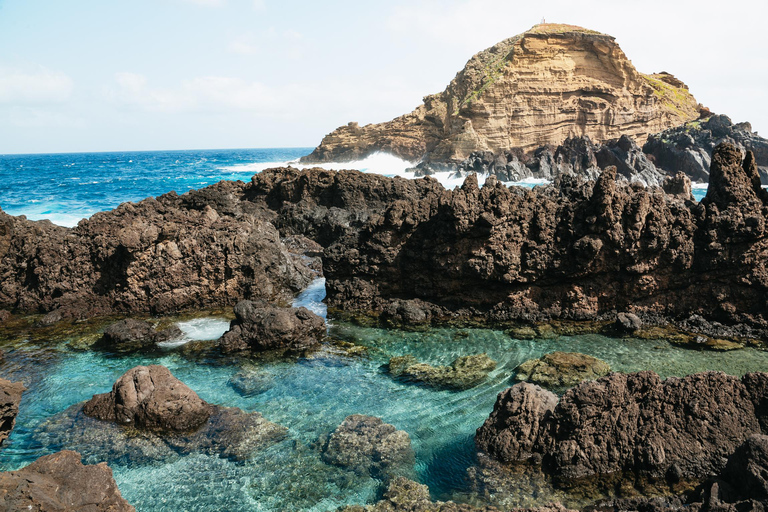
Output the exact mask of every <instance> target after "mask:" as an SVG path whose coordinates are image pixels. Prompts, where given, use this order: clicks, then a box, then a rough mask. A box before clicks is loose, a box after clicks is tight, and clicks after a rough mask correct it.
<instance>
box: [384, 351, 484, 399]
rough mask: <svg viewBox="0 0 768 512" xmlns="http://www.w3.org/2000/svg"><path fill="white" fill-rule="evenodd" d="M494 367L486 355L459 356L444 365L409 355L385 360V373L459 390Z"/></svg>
mask: <svg viewBox="0 0 768 512" xmlns="http://www.w3.org/2000/svg"><path fill="white" fill-rule="evenodd" d="M495 368H496V361H494V360H493V359H491V358H490V357H488V355H487V354H477V355H471V356H462V357H459V358H457V359H456V360H455V361H453V362H452V363H451V364H450V365H448V366H432V365H429V364H426V363H420V362H418V361H417V360H416V358H415V357H413V356H411V355H406V356H398V357H393V358H391V359H390V360H389V365H388V370H389V373H390V374H391V375H392V376H393V377H395V378H398V379H401V380H404V381H406V382H416V383H420V384H424V385H427V386H430V387H434V388H438V389H454V390H463V389H469V388H472V387H474V386H477V385H478V384H480V383H481V382H483V381H484V380H485V379H486V378H487V377H488V374H489V373H490V372H491V371H493V370H494V369H495Z"/></svg>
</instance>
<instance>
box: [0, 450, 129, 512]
mask: <svg viewBox="0 0 768 512" xmlns="http://www.w3.org/2000/svg"><path fill="white" fill-rule="evenodd" d="M0 510H9V511H10V510H33V511H37V512H68V511H83V512H86V511H87V512H102V511H103V512H135V510H136V509H134V508H133V507H132V506H131V505H130V504H129V503H128V502H127V501H125V500H124V499H123V497H122V496H121V495H120V490H119V489H118V488H117V484H116V483H115V479H114V478H113V477H112V470H111V469H109V466H107V465H106V464H105V463H103V462H102V463H101V464H97V465H94V466H84V465H83V464H82V462H80V454H79V453H77V452H73V451H67V450H65V451H61V452H58V453H54V454H53V455H46V456H45V457H40V458H39V459H37V460H36V461H35V462H33V463H32V464H30V465H28V466H26V467H25V468H22V469H20V470H18V471H7V472H4V473H0Z"/></svg>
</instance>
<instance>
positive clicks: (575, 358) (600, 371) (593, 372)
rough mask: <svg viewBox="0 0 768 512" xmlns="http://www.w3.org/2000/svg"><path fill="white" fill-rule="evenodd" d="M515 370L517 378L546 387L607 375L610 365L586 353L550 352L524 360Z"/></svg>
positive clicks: (561, 385)
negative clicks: (536, 357)
mask: <svg viewBox="0 0 768 512" xmlns="http://www.w3.org/2000/svg"><path fill="white" fill-rule="evenodd" d="M515 371H516V372H517V374H516V375H515V378H516V379H517V380H526V381H529V382H533V383H535V384H539V385H542V386H546V387H564V386H574V385H576V384H578V383H579V382H582V381H585V380H594V379H597V378H599V377H603V376H605V375H608V373H609V372H610V371H611V367H610V366H609V365H608V363H606V362H605V361H601V360H600V359H597V358H596V357H592V356H588V355H586V354H580V353H578V352H551V353H549V354H545V355H543V356H541V357H540V358H538V359H530V360H528V361H525V362H524V363H522V364H521V365H520V366H518V367H517V368H516V370H515Z"/></svg>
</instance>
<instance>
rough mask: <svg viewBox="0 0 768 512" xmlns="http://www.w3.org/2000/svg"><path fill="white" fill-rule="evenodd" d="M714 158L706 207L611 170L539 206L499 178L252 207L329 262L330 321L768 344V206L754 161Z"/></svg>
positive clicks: (294, 177) (377, 180)
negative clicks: (342, 317) (733, 338)
mask: <svg viewBox="0 0 768 512" xmlns="http://www.w3.org/2000/svg"><path fill="white" fill-rule="evenodd" d="M715 154H716V155H717V157H716V158H714V159H713V174H714V175H716V176H721V175H722V176H723V178H722V179H720V178H717V179H713V180H712V183H711V185H710V187H709V190H708V193H707V199H705V200H704V201H702V202H701V203H700V204H696V203H693V202H691V201H688V200H686V198H685V197H683V195H684V194H681V193H676V194H675V195H670V194H665V193H664V192H663V191H662V190H660V189H646V188H645V187H642V186H640V185H637V184H635V185H631V184H621V183H618V182H617V180H616V174H617V171H616V170H615V168H610V167H609V168H608V169H606V170H604V171H603V172H602V174H601V175H600V177H599V179H598V180H597V181H596V182H589V181H585V180H582V179H579V178H577V177H572V176H563V177H561V178H560V179H559V181H558V182H557V183H556V184H555V185H554V186H551V187H543V188H536V189H534V190H529V189H522V188H507V187H505V186H503V185H502V184H500V183H499V182H497V181H496V180H495V179H494V178H493V177H491V178H490V179H489V181H487V182H486V184H485V186H483V187H482V188H479V187H478V186H477V181H476V180H475V179H474V177H473V176H469V177H468V178H467V180H466V181H465V183H464V185H463V186H462V187H461V188H460V189H456V190H445V189H443V187H442V186H440V185H439V184H438V183H437V182H435V181H434V180H431V179H429V178H425V179H421V180H415V181H407V180H404V179H398V178H394V179H386V178H383V177H380V176H373V175H363V174H360V173H353V172H346V171H342V172H333V171H325V170H320V169H313V170H305V171H297V170H294V169H281V170H269V171H265V172H262V173H261V174H259V175H257V176H255V177H254V178H253V189H252V194H253V195H252V196H251V197H252V198H253V200H254V201H264V203H265V204H266V205H268V206H269V207H270V208H272V209H273V210H274V211H276V213H277V218H276V219H275V223H276V225H277V226H278V227H279V229H281V230H283V231H285V232H287V233H300V234H304V235H306V236H310V237H312V238H313V239H315V240H316V241H318V242H319V243H321V244H322V245H323V246H324V247H326V249H325V252H324V256H323V266H324V273H325V276H326V289H327V299H326V301H327V303H328V304H329V306H332V307H338V308H343V309H345V310H348V311H361V312H366V313H369V314H370V312H374V313H375V312H381V313H382V314H383V313H384V312H386V311H389V310H390V309H391V308H390V306H391V305H392V304H393V303H395V302H396V303H397V304H399V305H400V306H398V307H397V308H396V309H397V311H398V312H399V311H400V310H401V309H402V310H403V312H404V314H403V315H401V316H403V318H408V319H409V321H410V320H413V321H417V320H419V319H422V320H423V321H426V322H430V321H431V322H435V321H440V320H441V319H442V320H445V319H450V318H453V317H456V316H464V317H477V316H484V317H485V318H487V319H490V320H494V321H511V320H520V319H521V320H526V321H544V320H549V319H553V318H561V319H572V320H587V319H590V320H593V319H599V318H603V317H604V316H606V317H608V318H609V319H611V320H612V319H613V318H615V313H613V311H624V312H632V313H634V314H640V313H645V314H650V315H656V316H657V317H659V316H660V317H665V318H672V319H674V318H680V319H684V318H688V317H689V316H691V315H692V314H698V315H701V316H702V317H705V318H707V319H708V320H710V321H712V320H715V321H718V322H721V323H724V324H736V323H744V324H747V325H750V326H752V327H754V328H757V329H765V328H766V327H768V308H767V307H766V304H767V301H766V300H767V298H768V294H767V292H768V270H767V269H766V267H765V265H766V261H765V258H763V257H761V256H760V255H761V254H763V252H764V251H765V250H766V247H767V245H768V241H767V240H766V238H765V234H766V233H765V220H764V219H765V218H766V217H768V201H767V200H766V199H765V197H764V193H763V192H762V191H761V189H760V187H759V185H757V184H755V183H754V181H753V178H754V176H755V175H756V168H755V164H754V159H753V158H752V157H751V156H750V154H749V153H748V154H747V157H746V158H745V159H744V160H742V157H741V153H740V151H739V150H738V148H735V147H734V146H731V145H728V144H724V145H722V146H719V148H718V149H717V150H716V151H715ZM675 179H677V180H678V181H682V184H681V185H680V184H678V186H677V188H681V189H682V190H683V191H685V190H687V187H686V183H687V182H686V178H684V177H679V178H675ZM405 305H407V306H408V307H407V308H405ZM401 306H402V307H401ZM406 309H407V311H406ZM405 313H407V314H405Z"/></svg>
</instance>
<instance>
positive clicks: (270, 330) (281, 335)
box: [219, 300, 325, 353]
mask: <svg viewBox="0 0 768 512" xmlns="http://www.w3.org/2000/svg"><path fill="white" fill-rule="evenodd" d="M235 317H236V318H235V319H234V320H232V323H231V324H230V327H229V330H228V331H227V332H226V333H224V335H223V336H222V337H221V338H219V346H221V349H222V351H223V352H225V353H230V352H239V351H243V350H249V349H250V350H254V351H264V350H277V349H289V350H303V349H306V348H309V347H311V346H312V345H315V344H317V343H318V342H319V339H320V338H321V337H322V336H323V335H324V334H325V322H324V321H323V319H322V318H321V317H319V316H317V315H316V314H314V313H312V312H311V311H310V310H308V309H307V308H304V307H301V308H280V307H275V306H272V305H269V304H267V303H259V302H252V301H248V300H246V301H242V302H239V303H238V304H237V306H235Z"/></svg>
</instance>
